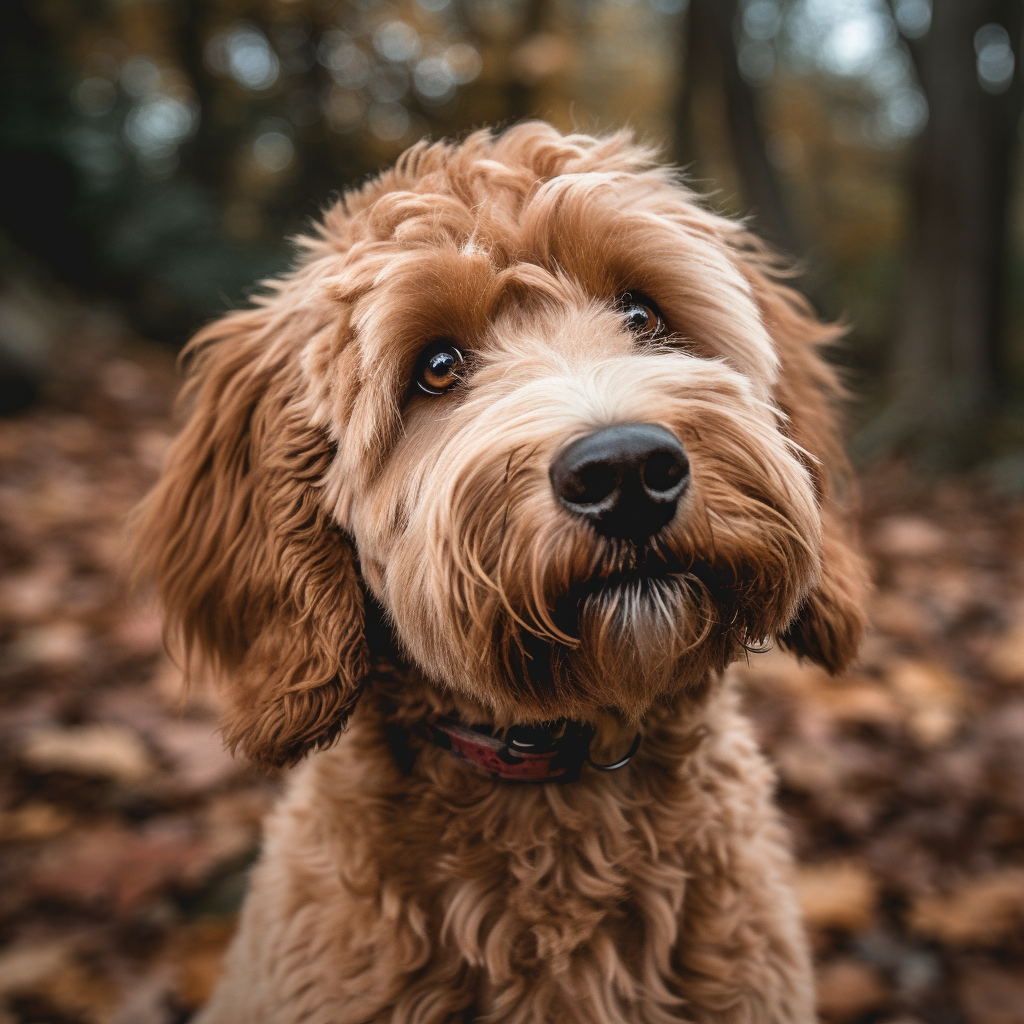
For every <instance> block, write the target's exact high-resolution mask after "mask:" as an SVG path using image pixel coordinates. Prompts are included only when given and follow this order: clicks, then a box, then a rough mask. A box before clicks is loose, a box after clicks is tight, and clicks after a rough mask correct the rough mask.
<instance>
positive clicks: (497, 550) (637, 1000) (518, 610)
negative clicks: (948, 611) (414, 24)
mask: <svg viewBox="0 0 1024 1024" xmlns="http://www.w3.org/2000/svg"><path fill="white" fill-rule="evenodd" d="M301 241H302V249H303V254H302V257H301V259H300V261H299V266H298V268H297V269H296V270H295V271H294V272H293V273H292V274H290V275H289V276H287V277H285V278H283V279H281V280H278V281H275V282H271V283H270V285H269V286H268V291H267V293H266V294H265V295H264V297H262V298H261V299H259V300H258V301H257V304H256V306H255V308H253V309H250V310H247V311H243V312H237V313H233V314H231V315H230V316H227V317H225V318H224V319H223V320H221V321H219V322H217V323H215V324H213V325H212V326H210V327H208V328H207V329H205V330H204V331H202V332H201V333H200V334H199V335H198V337H197V338H196V339H195V340H194V341H193V342H192V344H191V348H190V352H191V366H190V383H189V385H188V388H187V403H188V406H189V407H190V409H191V412H190V418H189V420H188V423H187V426H186V428H185V430H184V432H183V433H182V435H181V436H180V438H179V439H178V441H177V442H176V444H175V446H174V448H173V449H172V452H171V454H170V457H169V460H168V464H167V467H166V469H165V472H164V476H163V478H162V480H161V482H160V483H159V485H158V486H157V488H156V489H155V490H154V492H153V493H152V494H151V495H150V497H149V498H148V499H147V501H146V503H145V504H144V506H143V507H142V508H141V509H140V511H139V515H138V518H137V521H136V532H135V541H134V551H135V556H136V561H137V564H138V566H139V572H140V574H141V575H143V576H146V577H150V578H152V579H154V580H155V582H156V585H157V588H158V591H159V593H160V595H161V597H162V599H163V602H164V605H165V608H166V614H167V628H168V635H169V638H170V639H171V640H172V641H173V642H175V643H176V644H177V645H179V646H180V648H181V649H182V651H183V653H184V656H185V657H186V659H187V660H188V661H189V663H190V664H193V665H195V664H201V665H203V666H205V667H206V668H207V669H212V670H214V671H215V672H216V673H217V674H218V675H219V676H220V678H221V679H222V680H223V685H224V691H225V714H224V724H223V729H224V733H225V737H226V739H227V741H228V742H229V744H230V745H231V746H232V747H236V746H237V747H238V748H240V749H241V750H243V751H245V752H246V753H247V754H248V755H249V756H250V757H251V758H253V759H254V760H256V761H258V762H260V763H263V764H267V765H284V764H290V763H293V762H295V761H297V760H298V759H299V758H301V757H302V755H303V754H304V753H306V752H307V751H309V750H313V749H315V748H325V747H329V748H330V749H326V750H322V751H321V752H320V753H317V754H315V755H314V756H311V757H310V758H309V759H308V760H307V761H306V763H305V764H304V765H303V766H302V767H301V768H300V769H298V771H297V772H296V774H295V775H294V776H293V779H292V783H291V788H290V791H289V795H288V796H287V797H286V798H285V800H284V802H283V804H282V805H281V807H280V808H279V810H278V811H277V812H276V814H275V815H274V817H273V818H272V819H271V822H270V824H269V826H268V840H267V846H266V849H265V851H264V855H263V859H262V863H261V864H260V866H259V867H258V868H257V870H256V873H255V877H254V881H253V888H252V892H251V894H250V896H249V898H248V901H247V904H246V909H245V912H244V914H243V920H242V926H241V931H240V933H239V936H238V938H237V940H236V942H235V945H234V947H233V949H232V952H231V954H230V956H229V963H228V969H227V974H226V977H225V979H224V981H223V982H222V984H221V986H220V988H219V989H218V992H217V994H216V996H215V997H214V1000H213V1003H212V1004H211V1006H210V1007H209V1008H208V1009H207V1010H206V1011H205V1012H204V1014H203V1016H202V1020H203V1021H204V1022H206V1024H215V1022H228V1021H237V1022H239V1024H243V1022H244V1024H257V1022H262V1021H266V1022H271V1021H273V1022H298V1021H303V1022H310V1024H312V1022H323V1024H359V1022H371V1021H373V1022H385V1021H387V1022H392V1024H400V1022H401V1024H413V1022H416V1024H434V1022H438V1024H440V1022H458V1021H468V1020H477V1021H480V1022H499V1021H501V1022H508V1024H520V1022H521V1024H541V1022H556V1021H557V1022H567V1024H569V1022H574V1021H578V1022H581V1024H582V1022H584V1021H586V1022H589V1024H620V1022H621V1024H625V1022H626V1021H629V1022H633V1024H637V1022H644V1024H661V1022H667V1021H684V1020H689V1021H697V1022H712V1021H714V1022H718V1024H725V1022H734V1021H735V1022H741V1021H742V1022H758V1021H765V1022H768V1021H771V1022H778V1024H783V1022H786V1024H797V1022H806V1021H810V1020H812V1019H813V997H812V990H811V982H810V973H809V965H808V956H807V950H806V946H805V942H804V939H803V936H802V932H801V928H800V924H799V920H798V914H797V912H796V909H795V903H794V899H793V896H792V893H791V891H790V889H789V886H788V882H787V875H788V872H789V855H788V852H787V846H786V840H785V837H784V835H783V833H782V830H781V828H780V825H779V823H778V821H777V820H776V816H775V813H774V811H773V809H772V806H771V799H770V794H771V787H772V782H771V776H770V772H769V771H768V769H767V768H766V766H765V764H764V763H763V761H762V760H761V758H760V755H759V754H758V753H757V751H756V748H755V746H754V744H753V742H752V740H751V739H750V736H749V730H748V728H747V726H746V724H745V722H744V720H743V718H742V717H741V716H740V715H739V714H738V713H737V711H736V708H735V697H734V694H733V692H732V689H731V687H730V685H729V684H728V676H727V674H726V675H723V673H724V671H725V669H726V668H727V666H728V664H729V663H730V662H731V661H733V660H734V659H735V658H736V657H738V656H740V655H741V654H742V653H743V652H744V646H745V645H749V644H750V643H751V642H752V641H760V640H762V639H764V638H772V637H776V638H778V639H780V640H781V641H782V642H783V643H785V644H786V645H787V646H789V647H791V648H792V649H793V650H795V651H796V652H797V653H798V654H800V655H802V656H806V657H808V658H811V659H813V660H815V661H817V662H819V663H821V664H823V665H825V666H826V667H827V668H829V669H830V670H831V671H838V670H840V669H841V668H842V667H843V666H844V665H845V664H846V663H847V662H848V661H849V660H850V659H851V658H852V657H853V655H854V653H855V650H856V646H857V642H858V639H859V636H860V633H861V631H862V628H863V613H862V608H861V606H862V598H863V590H864V587H865V585H866V583H865V581H866V574H865V570H864V566H863V561H862V559H861V557H860V555H859V554H858V552H857V550H856V544H855V538H854V536H853V533H852V530H851V527H850V525H849V521H848V518H847V513H846V512H845V511H844V508H843V497H844V487H845V486H846V485H845V480H846V478H847V476H848V467H847V466H846V463H845V460H844V457H843V454H842V448H841V445H840V442H839V439H838V436H837V432H836V424H835V421H834V416H835V408H836V406H837V404H838V402H839V400H840V398H841V392H840V389H839V387H838V385H837V382H836V380H835V377H834V374H833V373H832V371H831V370H830V369H829V368H828V367H827V365H826V363H825V362H824V361H823V360H822V358H821V356H820V354H819V352H818V349H819V348H820V347H821V346H822V345H826V344H829V343H831V342H833V341H834V340H835V339H836V337H837V335H838V332H837V331H836V329H834V328H831V327H827V326H823V325H822V324H820V323H819V322H818V321H817V320H816V319H815V317H814V316H813V314H812V313H811V311H810V309H809V307H808V306H807V304H806V303H805V302H804V301H803V300H802V299H801V298H799V297H798V296H797V295H796V293H794V292H793V291H792V290H790V289H788V288H786V287H785V286H784V285H783V284H782V283H781V282H780V280H779V275H777V274H776V273H775V272H774V270H773V264H772V261H771V257H770V255H769V254H767V253H766V252H765V250H764V249H763V247H761V246H760V245H759V243H757V241H756V240H755V239H753V238H752V237H751V236H750V235H749V234H748V233H747V232H745V231H744V230H743V229H742V227H740V226H738V225H737V224H735V223H733V222H731V221H728V220H725V219H723V218H721V217H718V216H716V215H714V214H712V213H710V212H709V211H708V210H707V209H706V208H705V207H703V206H702V205H701V204H700V202H698V200H697V199H696V197H695V196H694V195H693V194H692V193H690V192H689V191H688V190H687V189H686V188H685V187H684V186H683V185H682V184H681V183H680V182H679V181H678V180H676V178H675V177H674V176H673V174H672V172H670V171H669V170H666V169H665V168H663V167H660V166H658V164H657V163H656V161H655V159H654V157H653V154H652V153H651V152H649V151H647V150H645V149H644V148H642V147H640V146H637V145H635V144H634V143H633V142H632V140H631V139H630V137H629V136H628V135H627V134H624V133H620V134H618V135H613V136H611V137H609V138H605V139H593V138H588V137H583V136H571V137H563V136H562V135H560V134H558V133H557V132H556V131H555V130H554V129H552V128H550V127H548V126H546V125H542V124H526V125H520V126H518V127H516V128H513V129H511V130H510V131H508V132H506V133H504V134H503V135H499V136H495V135H492V134H490V133H488V132H478V133H476V134H474V135H471V136H470V137H469V138H468V139H466V140H465V141H464V142H462V143H461V144H447V143H438V144H434V145H427V144H425V143H423V144H420V145H417V146H414V147H413V148H412V149H411V150H409V151H408V152H407V153H406V154H405V155H404V156H403V157H402V158H401V159H400V160H399V161H398V163H397V165H396V166H395V167H394V168H393V169H392V170H390V171H388V172H386V173H384V174H383V175H381V176H380V177H379V178H378V179H375V180H374V181H372V182H370V183H368V184H367V185H366V186H364V187H363V188H362V189H361V190H359V191H357V192H355V193H351V194H349V195H347V196H346V197H345V198H344V199H343V200H342V201H340V202H339V203H337V204H336V205H335V206H334V207H332V208H331V209H329V210H328V211H327V212H326V213H325V215H324V217H323V221H322V223H321V224H320V225H319V227H318V230H317V232H316V234H315V236H314V237H311V238H306V239H303V240H301ZM630 291H642V292H644V293H646V294H647V295H649V296H651V297H652V298H653V299H654V300H655V301H656V302H657V304H658V305H659V306H660V308H661V310H662V311H663V313H664V317H665V320H666V322H667V323H668V325H669V327H670V333H669V334H668V335H667V336H666V337H664V338H659V339H657V340H655V341H652V340H644V339H642V338H641V339H638V338H637V337H635V336H634V335H632V334H631V333H630V331H629V330H628V329H627V327H626V325H625V324H624V322H623V319H622V314H621V311H620V310H619V309H618V308H617V306H616V299H617V297H618V296H620V295H622V294H623V293H624V292H630ZM438 338H452V339H456V340H457V343H458V346H459V348H460V349H461V350H462V351H464V352H466V353H467V354H468V356H469V358H468V360H467V363H466V365H465V366H464V367H463V368H462V370H461V371H460V372H461V376H462V379H460V381H459V384H458V386H456V387H454V388H453V389H452V390H451V391H450V392H448V393H446V394H443V395H438V396H427V395H424V394H422V393H419V392H417V391H416V389H415V388H414V387H412V385H411V383H410V382H411V376H412V374H413V371H414V367H415V366H416V361H417V357H418V355H419V354H420V353H421V352H422V351H423V349H424V346H425V345H427V344H428V343H430V342H431V341H432V340H434V339H438ZM634 422H646V423H653V424H657V425H658V426H659V427H661V428H663V429H666V430H668V431H670V432H671V433H672V434H673V435H675V437H676V438H677V439H678V441H679V442H681V443H682V445H683V446H684V447H685V450H686V454H687V456H688V458H689V465H690V471H691V480H690V484H689V487H688V489H687V490H686V493H685V497H684V498H683V499H682V500H681V501H680V504H679V507H678V509H677V511H676V513H675V516H674V518H673V519H672V520H671V521H670V522H669V523H668V525H667V526H665V527H664V528H663V529H661V530H660V532H658V533H657V534H656V536H654V537H653V538H651V539H650V540H649V542H648V543H646V544H637V543H634V542H633V541H628V540H617V539H614V538H608V537H604V536H601V535H599V534H598V533H596V532H595V530H594V529H593V527H592V526H591V525H590V523H589V522H587V521H585V520H584V519H582V518H580V517H578V516H574V515H572V514H570V513H569V512H567V511H566V509H565V508H563V507H562V506H561V505H560V504H559V502H558V501H557V500H556V496H555V495H554V494H553V491H552V485H551V482H550V480H549V474H548V470H549V467H550V466H551V464H552V461H553V460H554V459H555V458H556V457H557V455H558V453H559V452H560V451H562V450H564V449H565V447H566V446H567V445H568V444H570V443H571V442H573V441H574V440H576V439H578V438H580V437H583V436H584V435H588V434H590V433H591V432H593V431H595V430H598V429H601V428H604V427H607V426H609V425H614V424H624V423H625V424H628V423H634ZM651 565H655V566H656V567H659V569H658V572H657V573H655V575H654V576H652V577H650V578H648V577H647V576H645V573H647V571H648V568H649V567H650V566H651ZM366 594H368V595H369V603H370V605H371V606H372V612H373V614H372V615H371V614H370V611H371V608H368V607H367V605H366V601H367V599H366V598H365V595H366ZM378 619H379V620H380V621H377V620H378ZM357 702H358V703H357ZM441 713H444V714H455V715H458V716H460V717H461V718H463V720H465V721H471V722H479V723H484V722H486V723H490V724H491V725H493V726H496V727H504V726H508V725H512V724H526V723H532V722H538V721H544V720H551V719H559V718H573V719H579V720H585V721H588V722H590V723H592V724H593V725H594V726H595V728H596V730H597V735H596V738H595V746H594V752H595V753H596V754H597V755H598V756H599V757H600V756H602V755H607V758H606V759H608V760H613V759H614V755H615V754H616V752H617V753H618V754H621V752H622V751H623V750H624V749H625V748H626V747H627V746H628V744H629V740H630V737H631V736H632V735H633V733H634V732H635V731H636V730H637V729H640V730H641V731H642V733H643V735H644V743H643V746H642V747H641V752H640V754H639V755H638V756H637V757H636V758H635V759H634V761H633V762H632V763H631V764H630V765H629V766H628V767H626V768H625V769H622V770H621V771H620V772H617V773H615V774H613V775H607V776H606V775H598V774H596V773H594V772H591V771H590V770H589V769H584V774H583V776H582V777H581V779H580V780H579V781H578V782H575V783H572V784H570V785H567V786H565V787H558V786H554V785H551V784H547V785H540V786H534V787H522V786H519V787H517V786H514V785H509V784H505V783H500V782H493V781H491V780H489V779H487V778H485V777H482V776H478V775H476V774H475V773H474V770H473V769H472V768H470V767H468V766H466V765H464V764H462V763H460V762H458V761H456V760H455V759H453V758H451V757H450V756H449V755H448V754H447V753H445V752H443V751H441V750H439V749H437V748H435V747H431V746H423V745H422V744H419V746H420V747H421V749H418V750H417V756H416V760H415V762H414V765H413V768H412V771H411V774H409V775H408V776H407V777H406V776H403V775H402V773H401V772H399V770H398V768H397V767H396V763H395V758H394V756H393V753H392V751H391V748H390V747H389V745H388V742H387V741H386V739H385V726H386V725H395V724H399V725H402V724H404V725H409V726H413V725H415V724H416V723H417V722H421V721H422V720H424V719H425V718H429V717H430V716H431V715H436V714H441ZM350 716H351V723H350V725H349V728H348V729H347V731H346V732H345V734H344V735H343V736H341V739H340V742H337V743H335V740H337V739H338V737H339V735H340V734H341V732H342V729H343V727H344V726H345V724H346V722H347V721H348V720H349V717H350ZM415 742H416V743H418V741H415ZM332 744H333V745H332Z"/></svg>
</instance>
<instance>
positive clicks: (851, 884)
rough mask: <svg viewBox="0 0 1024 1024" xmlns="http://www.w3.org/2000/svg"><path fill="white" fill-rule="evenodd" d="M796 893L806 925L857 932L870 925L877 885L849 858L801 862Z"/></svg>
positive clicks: (797, 875)
mask: <svg viewBox="0 0 1024 1024" xmlns="http://www.w3.org/2000/svg"><path fill="white" fill-rule="evenodd" d="M796 892H797V898H798V899H799V901H800V907H801V909H802V910H803V914H804V920H805V921H806V922H807V925H808V927H810V928H819V929H823V928H838V929H840V930H842V931H848V932H859V931H863V930H864V929H866V928H867V927H868V926H869V925H870V924H871V919H872V916H873V914H874V909H875V901H876V899H877V888H876V885H875V881H874V879H873V878H872V877H871V875H870V874H869V873H868V871H867V869H866V868H864V867H863V866H862V865H860V864H857V863H855V862H853V861H848V860H843V861H832V862H831V863H825V864H801V865H800V866H799V867H798V868H797V873H796Z"/></svg>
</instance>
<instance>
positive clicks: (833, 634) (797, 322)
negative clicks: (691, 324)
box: [746, 249, 870, 673]
mask: <svg viewBox="0 0 1024 1024" xmlns="http://www.w3.org/2000/svg"><path fill="white" fill-rule="evenodd" d="M746 264H747V265H746V274H747V277H748V280H750V282H751V285H752V287H753V289H754V295H755V298H756V301H757V304H758V306H759V308H760V310H761V315H762V317H763V318H764V322H765V325H766V327H767V328H768V331H769V333H770V334H771V336H772V338H773V339H774V341H775V346H776V351H777V352H778V355H779V360H780V362H781V371H780V375H779V381H778V384H777V385H776V389H775V399H776V402H777V403H778V405H779V407H780V408H781V409H782V411H783V412H784V413H785V414H786V416H787V418H788V429H787V432H788V434H789V436H790V437H791V438H792V439H793V441H795V442H796V444H798V445H799V446H800V447H801V448H802V449H803V450H804V451H805V452H807V453H808V454H809V455H810V456H811V458H809V459H807V460H806V462H807V468H808V470H809V471H810V473H811V476H812V478H813V480H814V483H815V487H816V490H817V494H818V502H819V507H820V510H821V523H822V544H821V575H820V578H819V580H818V582H817V584H816V585H815V586H814V587H813V588H812V589H811V590H810V592H809V593H808V594H807V596H806V597H805V598H804V601H803V604H802V605H801V606H800V608H799V609H798V611H797V614H796V617H795V618H794V619H793V621H792V622H791V623H790V624H789V626H788V627H787V628H786V630H785V631H784V632H783V633H781V634H780V635H779V640H780V641H781V643H782V644H783V645H784V646H786V647H788V648H789V649H790V650H792V651H793V652H794V653H796V654H797V655H799V656H801V657H806V658H810V659H811V660H812V661H815V662H817V663H818V664H819V665H821V666H823V667H824V668H826V669H828V671H829V672H832V673H837V672H840V671H842V670H843V669H844V668H845V667H846V666H847V665H848V664H849V663H850V662H851V661H852V660H853V658H854V657H855V655H856V653H857V647H858V645H859V644H860V640H861V637H862V636H863V633H864V627H865V623H866V612H865V603H866V599H867V594H868V590H869V587H870V582H869V581H870V575H869V569H868V563H867V560H866V559H865V558H864V556H863V554H862V552H861V547H860V541H859V538H858V535H857V528H856V524H855V522H854V518H853V513H854V509H853V508H851V507H850V506H851V505H852V504H853V503H854V500H855V485H854V481H853V471H852V469H851V468H850V464H849V462H848V460H847V458H846V454H845V452H844V451H843V445H842V439H841V437H840V433H839V423H838V419H837V410H839V409H841V408H842V407H843V405H844V400H845V398H846V395H845V393H844V390H843V388H842V386H841V385H840V383H839V381H838V379H837V377H836V373H835V371H834V370H833V369H832V367H831V366H829V364H828V363H826V362H825V360H824V359H823V358H822V356H821V354H820V349H821V348H822V346H824V345H828V344H831V343H833V342H835V341H837V340H838V338H839V337H840V336H841V335H842V333H843V331H842V329H841V328H838V327H836V326H829V325H825V324H822V323H821V322H820V321H819V320H818V319H817V317H816V316H815V314H814V311H813V310H812V308H811V306H810V304H809V303H808V302H807V300H806V299H805V298H804V297H803V296H802V295H800V294H799V293H798V292H796V291H794V290H793V289H792V288H788V287H786V286H784V285H782V284H780V283H779V282H778V281H777V280H776V279H775V278H774V277H773V276H772V274H771V268H770V264H769V261H768V259H767V257H765V256H763V254H761V253H759V252H758V250H756V249H755V250H754V251H753V253H752V254H749V253H748V254H747V256H746Z"/></svg>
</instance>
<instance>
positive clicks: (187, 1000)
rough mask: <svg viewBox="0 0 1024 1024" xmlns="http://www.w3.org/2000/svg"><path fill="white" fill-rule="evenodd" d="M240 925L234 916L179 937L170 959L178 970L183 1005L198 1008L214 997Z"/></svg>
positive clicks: (192, 927) (211, 921) (200, 923)
mask: <svg viewBox="0 0 1024 1024" xmlns="http://www.w3.org/2000/svg"><path fill="white" fill-rule="evenodd" d="M236 926H237V922H236V919H235V918H233V917H232V918H209V919H207V920H203V921H197V922H196V923H195V924H193V925H190V926H189V927H187V928H184V929H182V930H180V931H179V932H178V933H177V935H175V937H174V939H173V940H172V942H171V945H170V948H169V950H168V956H169V958H170V960H171V962H172V963H173V964H174V965H175V967H176V973H177V995H178V1000H179V1001H180V1002H181V1003H182V1005H183V1006H186V1007H188V1008H189V1009H196V1008H197V1007H200V1006H202V1005H203V1004H204V1003H206V1002H207V1001H208V1000H209V998H210V996H212V995H213V990H214V987H215V986H216V984H217V982H218V981H219V980H220V975H221V971H222V969H223V960H224V953H225V951H226V950H227V948H228V944H229V943H230V942H231V939H232V936H233V935H234V933H235V928H236Z"/></svg>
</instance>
